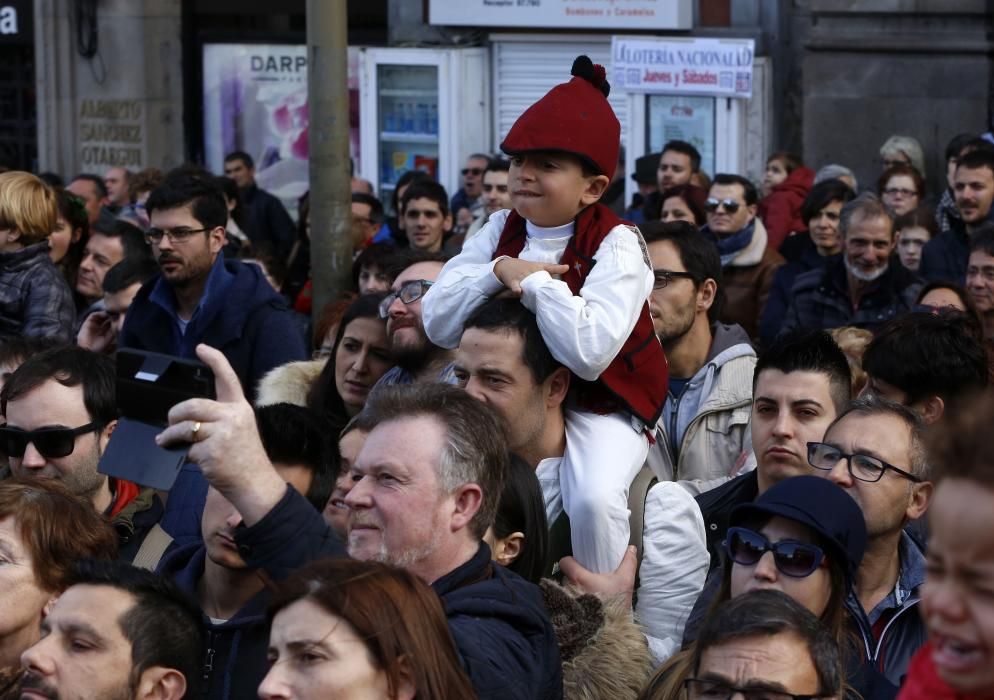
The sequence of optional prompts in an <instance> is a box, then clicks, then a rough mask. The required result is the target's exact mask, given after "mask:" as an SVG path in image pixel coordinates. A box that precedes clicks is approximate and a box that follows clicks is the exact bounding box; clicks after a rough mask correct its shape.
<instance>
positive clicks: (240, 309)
mask: <svg viewBox="0 0 994 700" xmlns="http://www.w3.org/2000/svg"><path fill="white" fill-rule="evenodd" d="M166 300H168V301H166ZM170 302H171V304H172V308H169V303H170ZM174 309H175V296H174V295H173V291H172V288H171V287H170V285H169V283H168V282H166V281H165V279H163V277H162V276H161V275H156V276H155V277H153V278H152V279H151V280H149V281H148V282H146V283H145V284H144V285H143V286H142V288H141V289H140V290H138V294H137V295H136V296H135V299H134V301H133V302H132V303H131V307H130V308H129V309H128V315H127V316H126V317H125V320H124V328H123V329H122V330H121V336H120V338H119V340H118V346H119V347H122V348H136V349H138V350H149V351H152V352H159V353H163V354H166V355H178V356H180V357H188V358H194V357H196V354H195V348H196V346H197V343H207V344H208V345H210V346H212V347H215V348H217V349H218V350H220V351H221V352H222V353H224V356H225V357H226V358H227V359H228V362H230V363H231V366H232V368H234V370H235V373H236V374H237V375H238V379H239V380H240V381H241V383H242V388H243V389H244V390H245V393H246V395H247V396H248V397H249V399H250V400H251V398H252V397H253V396H254V394H255V387H256V384H257V383H258V381H259V380H260V379H262V377H263V375H264V374H266V372H268V371H269V370H271V369H272V368H273V367H277V366H279V365H283V364H286V363H287V362H292V361H294V360H303V359H306V357H307V348H306V344H305V342H304V337H303V334H302V333H301V331H300V327H299V326H298V325H297V322H296V321H295V320H294V318H293V316H292V315H291V312H290V310H289V309H288V308H287V305H286V300H285V299H284V298H283V297H282V296H280V295H279V294H278V293H277V292H276V291H275V290H274V289H273V288H272V286H270V284H269V282H267V281H266V279H265V278H264V277H263V276H262V273H261V272H260V271H259V268H258V267H256V266H254V265H245V264H243V263H241V262H239V261H237V260H224V258H223V256H222V255H218V257H217V260H215V261H214V266H213V267H212V268H211V272H210V276H209V277H208V280H207V284H206V286H205V288H204V294H203V297H201V300H200V306H199V307H198V308H197V311H196V312H195V313H194V315H193V317H192V318H191V319H190V322H189V324H188V325H187V327H186V333H181V332H180V328H179V325H178V324H177V322H176V319H175V311H174Z"/></svg>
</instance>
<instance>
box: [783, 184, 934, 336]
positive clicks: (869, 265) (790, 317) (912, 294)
mask: <svg viewBox="0 0 994 700" xmlns="http://www.w3.org/2000/svg"><path fill="white" fill-rule="evenodd" d="M839 235H840V236H841V237H842V257H841V259H840V260H836V261H833V262H831V263H829V264H828V265H826V266H825V267H824V269H820V270H811V271H810V272H806V273H804V274H803V275H800V276H798V278H797V280H796V281H795V282H794V287H793V289H792V290H791V296H792V297H793V301H792V302H791V305H790V308H789V309H787V315H786V317H785V318H784V322H783V326H782V328H781V332H785V331H789V330H794V329H797V328H806V329H816V328H825V329H829V328H839V327H841V326H856V327H857V328H865V329H867V330H870V331H875V330H877V329H878V328H880V327H881V326H882V325H883V324H885V323H887V321H889V320H891V319H892V318H894V317H895V316H898V315H899V314H902V313H904V312H906V311H910V310H911V309H912V308H914V305H915V299H916V298H917V296H918V290H920V289H921V287H922V283H921V280H919V279H918V277H916V276H915V275H914V273H912V272H909V271H908V270H907V269H906V268H905V267H904V266H903V265H900V264H898V263H897V262H896V261H895V263H894V264H893V265H892V264H891V262H890V260H891V253H893V251H894V246H895V244H896V240H895V236H894V214H893V212H892V211H891V210H890V208H889V207H887V206H886V205H885V204H884V203H883V202H882V201H881V200H880V198H879V197H877V195H875V194H873V193H872V192H864V193H863V194H861V195H859V196H858V197H856V198H855V199H854V200H852V201H851V202H848V203H847V204H846V205H845V206H844V207H842V212H841V214H840V216H839Z"/></svg>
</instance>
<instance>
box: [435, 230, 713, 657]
mask: <svg viewBox="0 0 994 700" xmlns="http://www.w3.org/2000/svg"><path fill="white" fill-rule="evenodd" d="M705 245H707V242H706V241H705ZM455 374H456V378H457V379H458V381H459V385H460V386H461V387H462V388H464V389H465V390H466V392H467V393H468V394H469V395H470V396H472V397H474V398H476V399H478V400H479V401H481V402H483V403H484V404H486V405H488V406H490V407H491V408H493V409H494V410H495V411H496V412H497V414H498V415H499V416H500V418H501V420H502V422H503V423H504V427H505V429H506V431H507V447H508V449H509V451H511V452H513V453H514V454H517V455H518V456H520V457H521V458H522V459H524V460H525V461H526V462H528V464H529V465H531V466H532V468H534V469H535V474H536V476H537V477H538V480H539V483H540V484H541V486H542V496H543V499H544V500H545V509H546V516H547V518H548V523H549V525H550V527H551V531H550V538H549V540H550V541H549V547H548V553H547V554H548V560H547V561H546V562H545V563H546V568H547V570H548V571H552V570H553V567H554V566H555V565H556V564H558V563H559V562H560V560H561V559H562V558H563V557H565V556H567V555H569V554H571V553H572V547H571V529H570V521H569V517H568V516H567V514H566V511H565V510H564V505H563V504H564V501H565V502H568V498H569V489H570V482H569V481H568V479H565V478H563V477H562V476H561V470H560V466H561V464H562V462H563V459H564V458H565V457H566V454H567V452H568V451H569V449H570V434H571V430H570V429H569V427H568V420H567V417H566V413H565V405H564V404H565V400H566V396H567V393H568V390H569V387H570V373H569V371H568V370H567V369H566V368H565V367H563V366H562V365H561V364H560V363H559V362H557V361H556V360H555V358H553V356H552V353H550V352H549V349H548V346H546V344H545V341H544V340H543V339H542V334H541V333H540V332H539V328H538V322H537V321H536V319H535V315H534V314H533V313H532V312H531V311H529V310H528V309H526V308H525V307H524V306H523V305H522V304H521V303H520V302H519V301H518V300H516V299H499V298H497V299H491V300H489V301H488V302H486V303H485V304H484V305H483V306H481V307H480V308H479V309H477V310H476V311H475V312H474V313H473V315H472V316H470V317H469V319H468V320H467V321H466V325H465V330H464V331H463V334H462V338H461V339H460V342H459V348H458V350H457V351H456V360H455ZM573 449H576V448H575V447H574V448H573ZM654 483H655V480H654V479H651V480H649V479H647V480H644V481H642V480H640V479H639V478H638V477H637V478H636V479H635V482H634V483H633V485H632V486H631V489H630V491H631V493H632V495H631V496H630V498H629V504H630V508H631V510H632V515H631V517H630V519H629V521H630V526H631V527H637V528H639V532H638V535H637V539H638V541H640V542H641V545H642V546H641V551H640V553H639V554H640V557H641V559H640V561H639V562H638V566H639V567H640V572H641V573H640V578H639V587H638V589H637V591H636V593H637V595H638V607H637V610H636V612H637V614H638V617H639V619H640V621H641V623H642V626H643V628H644V629H645V634H646V636H647V637H648V641H649V647H650V649H651V650H652V652H653V655H654V656H655V657H656V659H657V660H659V661H660V662H661V661H662V660H663V659H666V658H668V657H669V656H670V655H672V654H673V653H674V652H675V651H677V650H678V649H679V647H680V640H681V633H682V632H681V630H682V627H683V621H684V617H685V615H686V610H687V608H688V607H689V606H691V605H693V602H694V601H695V600H696V599H697V595H698V594H699V593H700V590H701V586H702V585H703V584H704V576H705V573H706V571H707V567H708V560H709V557H708V554H707V548H706V545H705V541H704V524H703V522H702V521H701V516H700V511H699V510H698V508H697V506H696V504H695V503H694V500H693V498H692V497H691V495H690V493H689V492H688V491H686V490H684V489H683V488H682V487H681V486H679V485H677V484H675V483H673V482H672V481H664V482H660V483H655V485H653V484H654ZM526 546H527V545H526ZM628 563H629V562H627V561H625V562H622V564H621V567H619V572H618V573H616V574H609V575H608V576H618V577H619V578H620V576H621V574H620V572H622V571H624V570H625V569H626V568H627V565H628ZM561 565H562V571H563V573H565V574H566V575H567V576H569V577H570V578H571V580H573V581H574V582H575V583H578V584H580V585H583V584H584V583H585V582H589V581H597V578H598V577H597V576H596V575H593V574H590V572H587V571H586V570H584V569H582V568H581V567H580V565H579V564H578V563H576V562H575V561H574V560H573V559H572V557H570V558H569V559H564V560H563V561H562V564H561ZM633 568H634V567H633ZM594 590H596V587H594ZM611 592H614V591H611Z"/></svg>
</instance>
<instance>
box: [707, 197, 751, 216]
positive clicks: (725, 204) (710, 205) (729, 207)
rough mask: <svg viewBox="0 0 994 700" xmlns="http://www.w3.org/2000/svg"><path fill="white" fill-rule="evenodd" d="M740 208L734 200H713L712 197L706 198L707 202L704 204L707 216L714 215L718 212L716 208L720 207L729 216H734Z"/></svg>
mask: <svg viewBox="0 0 994 700" xmlns="http://www.w3.org/2000/svg"><path fill="white" fill-rule="evenodd" d="M741 206H742V205H741V204H739V203H738V202H736V201H735V200H734V199H715V198H714V197H708V200H707V201H706V202H704V211H706V212H707V213H708V214H714V213H715V212H716V211H718V207H722V208H724V210H725V211H726V212H728V213H729V214H734V213H735V212H737V211H738V210H739V208H740V207H741Z"/></svg>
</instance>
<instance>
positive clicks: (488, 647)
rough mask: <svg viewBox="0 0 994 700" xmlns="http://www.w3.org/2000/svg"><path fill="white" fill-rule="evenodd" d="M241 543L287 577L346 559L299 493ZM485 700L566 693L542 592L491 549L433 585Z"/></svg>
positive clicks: (239, 536)
mask: <svg viewBox="0 0 994 700" xmlns="http://www.w3.org/2000/svg"><path fill="white" fill-rule="evenodd" d="M290 491H292V493H291V494H288V495H287V496H286V497H284V499H283V500H282V501H281V502H280V503H279V504H278V505H277V506H276V507H275V508H273V510H272V511H270V512H269V513H268V514H267V515H266V517H265V518H263V519H262V520H261V521H259V522H258V523H256V524H255V525H254V526H253V527H251V528H248V529H247V530H244V531H243V530H241V529H240V530H238V531H237V532H236V533H235V541H236V542H237V544H238V549H239V551H240V552H241V554H242V557H243V558H244V559H245V563H246V564H247V565H248V566H249V567H250V568H265V570H266V571H267V572H268V573H269V574H270V575H271V576H272V577H273V578H282V577H284V576H286V575H287V574H289V573H290V572H291V571H293V570H294V569H296V568H298V567H299V566H300V565H301V562H302V561H310V560H312V559H320V558H322V557H333V556H343V555H344V552H343V548H342V544H341V542H340V541H339V540H338V538H337V537H336V536H335V534H334V533H333V532H332V531H331V528H329V527H328V525H327V524H326V523H325V522H324V519H323V518H322V517H321V514H320V513H318V512H317V511H316V510H314V508H313V507H312V506H311V505H310V504H309V503H308V502H307V501H306V500H305V499H304V497H303V496H301V495H300V494H298V493H297V492H296V491H293V489H290ZM432 588H433V589H434V590H435V592H436V593H437V594H438V596H439V597H440V598H441V599H442V607H443V608H444V610H445V615H446V617H447V618H448V622H449V630H450V631H451V632H452V638H453V640H454V641H455V645H456V651H457V652H458V653H459V656H460V658H461V659H462V661H463V664H464V666H465V668H466V672H467V674H468V675H469V679H470V682H472V684H473V687H474V688H475V689H476V691H477V693H479V697H480V700H487V699H488V698H492V699H493V700H498V699H501V700H505V699H511V700H513V699H514V698H529V699H531V698H534V699H535V700H546V699H548V700H553V699H555V700H558V699H559V698H561V697H562V695H563V681H562V661H561V660H560V657H559V643H558V642H557V641H556V633H555V631H554V630H553V628H552V623H551V621H550V620H549V614H548V612H547V611H546V609H545V602H544V599H543V598H542V593H541V591H540V589H539V588H538V586H536V585H534V584H531V583H529V582H528V581H525V580H524V579H523V578H521V577H520V576H518V575H517V574H515V573H514V572H512V571H510V570H509V569H506V568H504V567H502V566H498V565H496V564H494V563H493V562H491V556H490V547H488V546H487V545H486V544H484V543H482V542H481V543H480V548H479V549H478V550H477V552H476V554H475V555H474V556H473V558H472V559H470V560H469V561H468V562H466V563H465V564H463V565H462V566H460V567H459V568H457V569H455V570H453V571H451V572H449V573H448V574H446V575H445V576H443V577H442V578H440V579H438V580H437V581H435V583H434V584H432Z"/></svg>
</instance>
